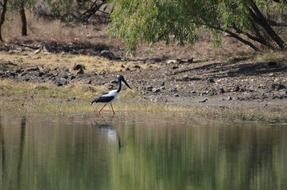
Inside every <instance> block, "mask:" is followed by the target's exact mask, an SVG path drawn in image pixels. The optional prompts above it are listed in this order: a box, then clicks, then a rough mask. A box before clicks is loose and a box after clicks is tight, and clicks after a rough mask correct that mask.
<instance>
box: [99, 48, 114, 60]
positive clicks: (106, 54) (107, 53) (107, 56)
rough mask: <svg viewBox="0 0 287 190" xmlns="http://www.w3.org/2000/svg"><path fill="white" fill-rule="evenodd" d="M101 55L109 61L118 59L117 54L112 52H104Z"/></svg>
mask: <svg viewBox="0 0 287 190" xmlns="http://www.w3.org/2000/svg"><path fill="white" fill-rule="evenodd" d="M100 55H101V56H103V57H105V58H107V59H112V60H114V59H117V57H116V56H115V54H114V53H113V52H111V51H110V50H102V51H101V52H100Z"/></svg>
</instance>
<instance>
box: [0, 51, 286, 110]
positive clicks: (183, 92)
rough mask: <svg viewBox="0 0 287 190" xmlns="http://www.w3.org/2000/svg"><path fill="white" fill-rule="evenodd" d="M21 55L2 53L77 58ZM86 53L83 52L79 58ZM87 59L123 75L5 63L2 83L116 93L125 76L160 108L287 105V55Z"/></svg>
mask: <svg viewBox="0 0 287 190" xmlns="http://www.w3.org/2000/svg"><path fill="white" fill-rule="evenodd" d="M85 47H86V46H85ZM80 49H83V47H82V48H80ZM84 49H85V48H84ZM16 50H17V49H16ZM16 50H15V49H14V50H13V51H11V49H9V48H7V49H5V48H2V54H7V56H8V57H9V55H14V56H15V55H17V54H19V55H23V54H26V55H27V54H39V55H38V56H40V57H41V56H45V55H46V54H48V53H49V54H55V56H57V55H58V54H59V53H61V55H62V56H65V54H66V53H67V54H69V53H71V52H68V51H65V47H62V49H59V50H55V48H54V50H53V48H51V47H50V49H49V48H47V49H45V51H43V47H41V50H42V51H41V50H39V48H38V49H36V48H32V49H31V48H30V49H28V50H27V49H20V50H19V49H18V51H16ZM87 52H88V53H87ZM91 52H94V53H91ZM80 53H81V51H77V54H80ZM72 54H75V53H73V52H72ZM82 54H85V55H88V56H93V57H94V59H95V60H96V59H97V57H99V58H104V59H106V60H107V62H108V64H109V63H112V64H111V65H110V67H113V66H114V65H116V66H117V67H120V68H121V69H120V70H119V71H112V72H106V71H98V70H97V69H94V70H88V69H87V65H85V63H78V64H73V65H72V66H71V67H69V68H67V67H63V66H57V64H55V65H54V67H53V68H51V67H45V65H44V64H41V65H37V64H36V65H31V64H28V65H25V64H22V63H21V62H19V61H13V60H12V61H11V60H9V59H5V58H1V59H0V79H10V80H14V81H17V82H25V81H29V82H35V83H52V84H54V85H56V86H58V87H63V86H66V85H69V84H72V83H74V82H83V83H85V84H90V85H95V86H98V85H105V86H107V88H112V87H113V84H112V83H111V81H112V80H114V78H115V75H116V74H117V73H119V72H120V73H121V74H123V75H125V76H126V78H127V79H128V80H129V82H130V84H131V85H132V86H133V88H134V89H135V90H136V91H137V92H138V93H139V94H140V95H141V96H142V97H144V98H146V99H149V100H151V101H154V102H163V103H176V104H187V105H189V104H190V105H192V104H202V105H219V106H225V105H231V104H232V105H240V104H246V105H256V104H258V103H260V104H262V103H263V104H265V105H268V104H269V103H276V104H278V105H280V104H286V103H287V61H286V60H287V55H286V54H285V55H284V54H283V55H281V56H280V58H275V59H271V60H270V59H266V60H264V59H262V60H255V59H254V56H252V55H251V56H245V57H244V56H243V57H233V58H226V59H218V60H216V59H208V60H203V59H200V58H197V57H185V58H175V59H169V58H153V59H127V58H124V57H119V56H116V53H114V52H112V51H111V50H109V49H108V48H107V47H106V46H101V47H97V48H95V47H92V46H91V47H90V46H89V47H86V49H85V51H83V52H82ZM75 56H76V55H75ZM285 58H286V59H285ZM26 62H27V60H26Z"/></svg>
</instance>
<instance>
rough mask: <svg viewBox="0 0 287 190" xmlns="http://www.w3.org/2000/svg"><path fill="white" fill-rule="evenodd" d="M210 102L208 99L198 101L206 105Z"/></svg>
mask: <svg viewBox="0 0 287 190" xmlns="http://www.w3.org/2000/svg"><path fill="white" fill-rule="evenodd" d="M207 101H208V98H205V99H203V100H200V101H198V102H199V103H205V102H207Z"/></svg>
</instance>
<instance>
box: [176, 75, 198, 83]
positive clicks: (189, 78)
mask: <svg viewBox="0 0 287 190" xmlns="http://www.w3.org/2000/svg"><path fill="white" fill-rule="evenodd" d="M199 80H201V78H199V77H189V76H184V77H183V78H181V79H176V81H184V82H188V81H199Z"/></svg>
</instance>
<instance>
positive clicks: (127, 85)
mask: <svg viewBox="0 0 287 190" xmlns="http://www.w3.org/2000/svg"><path fill="white" fill-rule="evenodd" d="M123 82H124V83H125V85H127V87H129V88H130V89H132V88H131V87H130V85H129V84H128V83H127V81H126V80H125V79H124V80H123Z"/></svg>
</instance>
